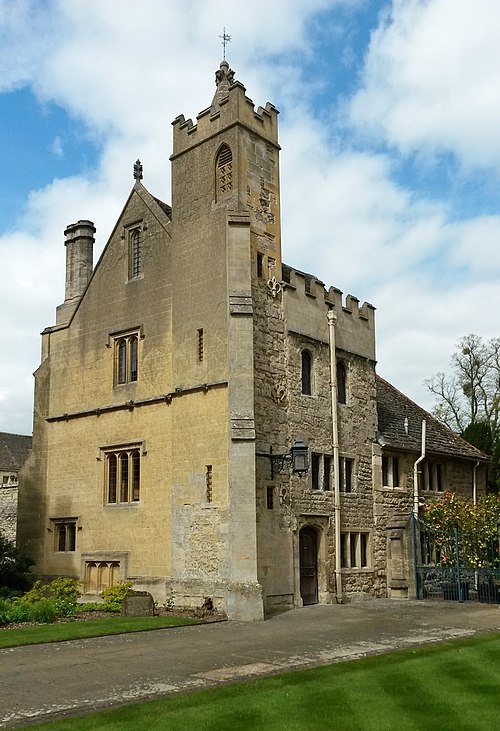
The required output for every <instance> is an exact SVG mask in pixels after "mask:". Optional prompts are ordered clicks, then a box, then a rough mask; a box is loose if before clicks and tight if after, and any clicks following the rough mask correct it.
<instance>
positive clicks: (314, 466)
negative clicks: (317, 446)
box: [311, 453, 321, 490]
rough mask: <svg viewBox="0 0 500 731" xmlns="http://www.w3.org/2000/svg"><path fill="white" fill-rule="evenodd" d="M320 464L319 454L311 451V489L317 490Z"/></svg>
mask: <svg viewBox="0 0 500 731" xmlns="http://www.w3.org/2000/svg"><path fill="white" fill-rule="evenodd" d="M320 465H321V455H320V454H314V453H313V455H312V460H311V477H312V489H313V490H319V469H320Z"/></svg>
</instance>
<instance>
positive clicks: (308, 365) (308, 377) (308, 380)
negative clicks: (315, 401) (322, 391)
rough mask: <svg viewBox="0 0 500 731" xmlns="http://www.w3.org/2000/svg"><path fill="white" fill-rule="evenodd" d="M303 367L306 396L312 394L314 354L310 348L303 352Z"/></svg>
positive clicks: (303, 390) (303, 391)
mask: <svg viewBox="0 0 500 731" xmlns="http://www.w3.org/2000/svg"><path fill="white" fill-rule="evenodd" d="M301 367H302V393H303V394H305V395H306V396H311V395H312V356H311V353H310V352H309V351H308V350H303V351H302V353H301Z"/></svg>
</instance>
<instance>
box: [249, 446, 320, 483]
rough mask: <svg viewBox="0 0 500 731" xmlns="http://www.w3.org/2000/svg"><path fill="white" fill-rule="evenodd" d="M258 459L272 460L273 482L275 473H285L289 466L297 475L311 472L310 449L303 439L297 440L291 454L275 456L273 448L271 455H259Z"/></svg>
mask: <svg viewBox="0 0 500 731" xmlns="http://www.w3.org/2000/svg"><path fill="white" fill-rule="evenodd" d="M257 456H258V457H267V458H268V459H270V460H271V480H274V473H275V472H283V470H284V469H285V467H286V466H287V465H290V466H291V468H292V472H293V474H295V475H299V476H300V477H302V475H305V474H306V473H307V472H308V470H309V448H308V446H307V444H304V442H303V441H302V440H301V439H296V440H295V442H294V443H293V447H292V448H291V449H290V451H289V452H285V453H284V454H274V453H273V448H272V447H271V449H270V451H269V454H267V453H262V452H260V453H258V454H257Z"/></svg>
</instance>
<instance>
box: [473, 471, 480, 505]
mask: <svg viewBox="0 0 500 731" xmlns="http://www.w3.org/2000/svg"><path fill="white" fill-rule="evenodd" d="M479 464H480V462H479V460H478V461H477V462H476V464H475V465H474V467H473V468H472V502H473V503H474V505H477V468H478V467H479Z"/></svg>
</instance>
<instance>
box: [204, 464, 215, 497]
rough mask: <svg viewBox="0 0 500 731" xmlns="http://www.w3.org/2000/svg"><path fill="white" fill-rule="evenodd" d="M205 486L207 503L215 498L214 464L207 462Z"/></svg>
mask: <svg viewBox="0 0 500 731" xmlns="http://www.w3.org/2000/svg"><path fill="white" fill-rule="evenodd" d="M205 487H206V497H207V503H211V502H212V500H213V492H212V465H211V464H207V466H206V469H205Z"/></svg>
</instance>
